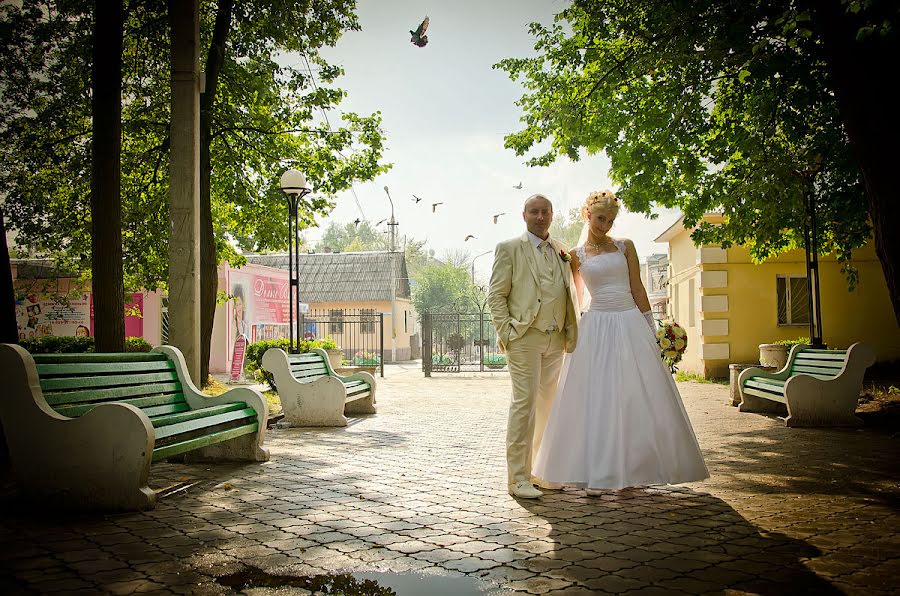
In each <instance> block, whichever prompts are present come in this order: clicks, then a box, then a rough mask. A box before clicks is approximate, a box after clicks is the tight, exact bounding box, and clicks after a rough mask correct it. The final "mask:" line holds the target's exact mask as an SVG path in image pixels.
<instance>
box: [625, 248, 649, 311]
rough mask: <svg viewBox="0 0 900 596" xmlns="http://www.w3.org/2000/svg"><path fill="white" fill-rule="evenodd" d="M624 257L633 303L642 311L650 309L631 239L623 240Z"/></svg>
mask: <svg viewBox="0 0 900 596" xmlns="http://www.w3.org/2000/svg"><path fill="white" fill-rule="evenodd" d="M625 259H626V260H627V261H628V281H629V284H630V285H631V295H632V297H633V298H634V303H635V304H636V305H637V307H638V308H639V309H640V311H641V312H642V313H645V312H649V311H650V299H649V298H647V290H646V289H644V282H642V281H641V265H640V263H638V256H637V251H636V250H635V249H634V243H633V242H632V241H631V240H625Z"/></svg>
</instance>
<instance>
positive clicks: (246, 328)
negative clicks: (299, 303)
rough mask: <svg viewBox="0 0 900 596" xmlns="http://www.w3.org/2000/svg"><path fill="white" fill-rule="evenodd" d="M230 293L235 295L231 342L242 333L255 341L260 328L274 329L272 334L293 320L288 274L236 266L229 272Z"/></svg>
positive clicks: (276, 334)
mask: <svg viewBox="0 0 900 596" xmlns="http://www.w3.org/2000/svg"><path fill="white" fill-rule="evenodd" d="M229 286H230V287H229V293H230V294H231V296H232V302H231V304H232V306H231V321H232V323H231V325H230V329H229V336H230V337H229V343H232V342H234V341H236V340H237V338H238V337H239V336H241V335H245V336H247V338H248V339H249V341H250V342H251V343H252V342H255V341H258V340H259V339H262V338H261V337H257V331H258V330H260V329H272V330H274V331H273V332H272V334H271V335H272V336H273V337H276V336H283V334H281V333H279V331H280V330H281V326H285V327H284V330H285V332H286V330H287V327H286V325H287V324H288V323H289V321H290V318H289V311H288V308H289V303H288V275H287V271H285V272H284V273H283V274H282V273H280V272H277V273H276V272H273V273H272V274H269V275H261V274H256V273H250V272H244V271H238V270H232V271H231V272H230V275H229Z"/></svg>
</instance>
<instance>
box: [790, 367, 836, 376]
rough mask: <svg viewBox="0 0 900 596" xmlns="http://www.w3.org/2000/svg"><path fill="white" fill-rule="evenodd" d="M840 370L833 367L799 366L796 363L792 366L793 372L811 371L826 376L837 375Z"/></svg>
mask: <svg viewBox="0 0 900 596" xmlns="http://www.w3.org/2000/svg"><path fill="white" fill-rule="evenodd" d="M839 372H840V370H835V369H833V368H821V367H818V366H797V365H794V366H792V367H791V374H798V373H810V374H814V375H819V376H822V377H826V378H832V377H836V376H837V374H838V373H839Z"/></svg>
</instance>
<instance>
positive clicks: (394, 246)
mask: <svg viewBox="0 0 900 596" xmlns="http://www.w3.org/2000/svg"><path fill="white" fill-rule="evenodd" d="M384 194H386V195H387V198H388V201H390V203H391V221H389V222H388V226H390V228H391V253H390V254H391V362H397V271H396V269H397V264H396V261H397V256H396V255H395V254H394V252H395V251H396V250H397V244H396V242H397V220H396V219H395V218H394V200H393V199H392V198H391V191H390V190H388V187H387V186H385V187H384Z"/></svg>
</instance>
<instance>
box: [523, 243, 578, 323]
mask: <svg viewBox="0 0 900 596" xmlns="http://www.w3.org/2000/svg"><path fill="white" fill-rule="evenodd" d="M544 250H547V251H549V253H550V254H549V256H550V258H549V259H548V258H546V257H545V256H544V255H543V254H542V251H540V250H538V251H536V254H537V258H536V259H535V262H536V264H537V269H538V276H539V277H540V279H541V286H540V289H541V297H540V298H539V300H540V304H541V306H540V308H538V313H537V316H536V317H535V318H534V323H532V324H531V326H532V327H534V328H535V329H537V330H538V331H547V330H549V329H552V328H556V329H559V330H560V331H562V330H563V329H565V325H566V300H567V299H568V297H569V293H568V292H567V291H566V282H565V280H563V276H562V272H561V270H560V264H559V260H560V259H559V257H558V256H557V255H556V253H555V251H553V249H552V248H549V249H544ZM547 261H550V262H549V263H548V262H547Z"/></svg>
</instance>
